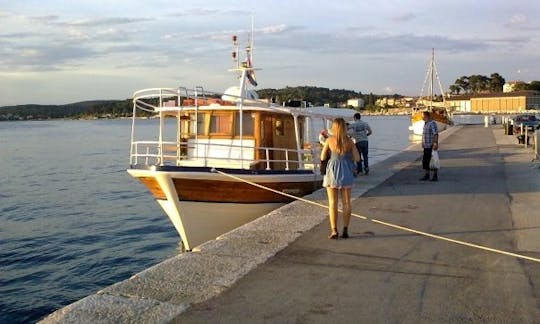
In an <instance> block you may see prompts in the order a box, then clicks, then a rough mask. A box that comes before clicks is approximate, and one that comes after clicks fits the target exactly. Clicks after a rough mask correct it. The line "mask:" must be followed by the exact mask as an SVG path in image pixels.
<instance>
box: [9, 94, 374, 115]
mask: <svg viewBox="0 0 540 324" xmlns="http://www.w3.org/2000/svg"><path fill="white" fill-rule="evenodd" d="M257 94H258V95H259V97H260V98H261V99H269V100H272V101H273V102H276V103H279V104H281V103H283V102H289V101H295V100H300V101H306V102H310V103H311V104H312V105H314V106H323V105H324V104H329V106H330V107H338V106H339V105H343V103H346V102H347V100H348V99H354V98H362V99H364V100H365V102H366V104H367V106H369V105H370V104H371V105H372V106H374V103H375V101H376V99H377V98H378V97H380V96H377V95H373V94H369V95H362V93H361V92H356V91H353V90H344V89H329V88H322V87H311V86H302V87H286V88H283V89H262V90H258V91H257ZM132 112H133V103H132V101H131V99H126V100H99V101H85V102H78V103H72V104H67V105H18V106H5V107H0V120H42V119H55V118H65V119H91V118H120V117H131V115H132ZM139 114H140V115H141V116H149V115H150V113H146V112H144V111H143V112H137V115H139Z"/></svg>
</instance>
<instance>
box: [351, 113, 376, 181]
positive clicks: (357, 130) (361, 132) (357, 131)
mask: <svg viewBox="0 0 540 324" xmlns="http://www.w3.org/2000/svg"><path fill="white" fill-rule="evenodd" d="M360 118H362V116H361V115H360V113H356V114H354V122H353V123H352V124H351V125H349V130H348V134H349V135H350V136H351V137H352V139H353V140H354V143H355V145H356V148H357V149H358V152H360V154H361V155H362V160H360V161H358V164H357V167H356V172H357V173H358V174H360V173H362V163H364V174H366V175H367V174H368V173H369V163H368V150H369V145H368V136H369V135H371V134H372V133H373V132H372V131H371V127H369V124H368V123H366V122H365V121H363V120H360Z"/></svg>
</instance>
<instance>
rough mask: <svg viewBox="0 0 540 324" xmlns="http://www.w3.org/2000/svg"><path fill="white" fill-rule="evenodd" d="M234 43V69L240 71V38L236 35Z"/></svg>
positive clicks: (233, 37) (233, 39)
mask: <svg viewBox="0 0 540 324" xmlns="http://www.w3.org/2000/svg"><path fill="white" fill-rule="evenodd" d="M232 42H233V51H232V60H233V69H239V68H240V63H239V61H238V37H237V36H236V35H233V36H232Z"/></svg>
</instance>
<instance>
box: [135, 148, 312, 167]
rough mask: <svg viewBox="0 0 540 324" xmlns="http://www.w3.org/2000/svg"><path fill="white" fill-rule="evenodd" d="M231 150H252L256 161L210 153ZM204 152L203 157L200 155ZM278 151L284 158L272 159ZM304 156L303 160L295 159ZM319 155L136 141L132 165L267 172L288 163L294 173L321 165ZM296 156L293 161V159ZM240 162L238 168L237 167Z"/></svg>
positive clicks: (287, 165)
mask: <svg viewBox="0 0 540 324" xmlns="http://www.w3.org/2000/svg"><path fill="white" fill-rule="evenodd" d="M219 148H221V149H223V148H226V149H229V152H233V151H235V150H236V151H237V152H239V150H248V151H250V155H251V157H252V158H247V157H246V155H244V156H243V157H242V155H241V157H235V156H233V155H234V154H230V155H229V156H218V155H212V154H208V153H209V152H212V151H213V150H216V149H219ZM257 151H259V152H262V153H264V154H261V155H263V157H262V158H259V159H255V158H254V156H255V154H254V153H255V152H257ZM200 152H203V154H200ZM278 152H283V153H284V157H283V156H282V157H283V158H271V157H272V156H273V155H276V153H278ZM298 153H300V156H301V159H300V160H297V159H294V158H296V157H298V155H299V154H298ZM318 156H319V155H318V152H315V150H312V149H309V150H308V149H303V150H300V151H298V150H295V149H286V148H273V147H253V146H251V147H248V146H240V145H230V144H219V143H190V142H172V141H170V142H165V141H163V142H160V141H135V142H133V143H132V144H131V154H130V164H131V165H144V166H153V165H155V166H164V165H174V166H204V167H213V166H230V167H232V166H238V167H240V166H242V165H247V166H249V168H255V167H257V164H258V163H262V164H263V165H264V169H266V170H272V169H274V170H275V169H280V170H282V169H283V167H276V164H282V165H283V164H284V165H285V168H284V169H285V170H290V169H291V166H293V165H295V166H296V167H302V166H304V167H306V164H308V165H311V166H313V167H314V166H315V165H318V164H319V163H320V161H319V159H318ZM291 157H292V158H291ZM235 163H236V165H235Z"/></svg>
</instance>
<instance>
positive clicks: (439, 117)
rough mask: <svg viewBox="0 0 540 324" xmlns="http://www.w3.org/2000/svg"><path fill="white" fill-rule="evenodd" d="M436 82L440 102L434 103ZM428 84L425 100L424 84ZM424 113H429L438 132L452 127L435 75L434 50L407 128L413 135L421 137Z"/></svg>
mask: <svg viewBox="0 0 540 324" xmlns="http://www.w3.org/2000/svg"><path fill="white" fill-rule="evenodd" d="M435 80H436V81H437V83H438V85H439V91H440V93H441V97H442V100H443V101H442V102H434V101H433V96H434V91H433V87H434V81H435ZM428 82H429V85H428V87H429V95H428V97H427V98H424V97H423V94H424V89H425V87H426V83H428ZM424 111H429V112H430V116H431V119H433V120H434V121H435V122H436V123H437V127H438V130H439V131H443V130H445V129H447V128H448V127H450V126H452V125H453V124H454V123H453V121H452V118H451V115H450V113H449V111H448V109H447V108H446V100H445V96H444V91H443V88H442V85H441V81H440V79H439V75H438V73H437V67H436V66H435V50H434V49H432V50H431V59H430V62H429V65H428V68H427V73H426V78H425V79H424V84H423V86H422V90H421V91H420V99H419V100H418V101H417V105H416V107H415V108H414V109H413V111H412V114H411V126H409V129H410V130H412V132H413V133H414V134H415V135H422V132H423V131H424V123H425V122H424V119H423V113H424Z"/></svg>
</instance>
